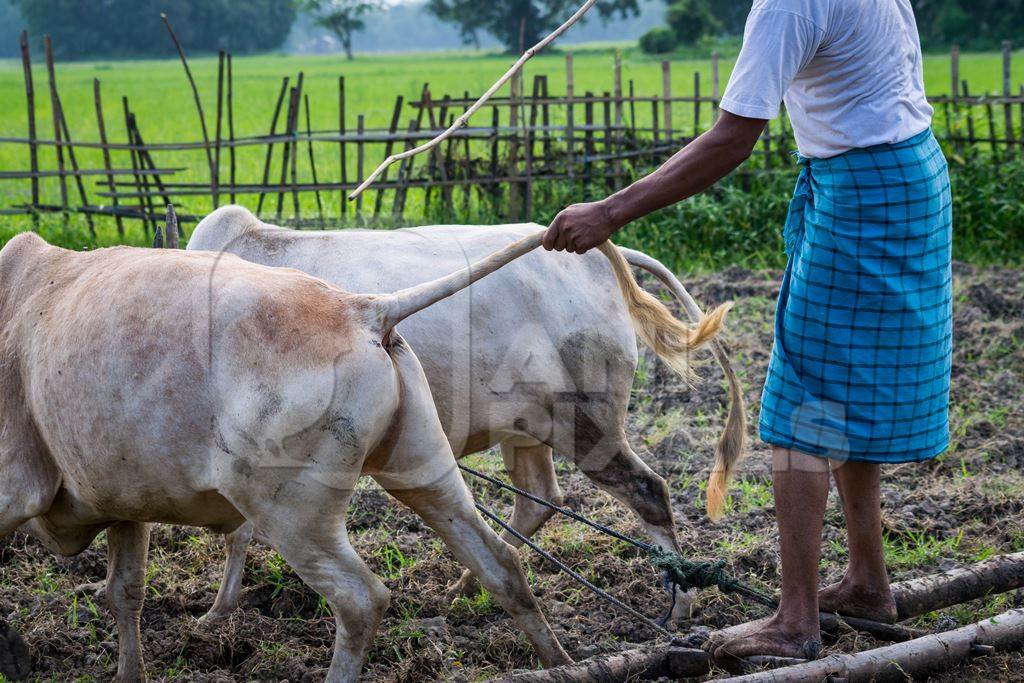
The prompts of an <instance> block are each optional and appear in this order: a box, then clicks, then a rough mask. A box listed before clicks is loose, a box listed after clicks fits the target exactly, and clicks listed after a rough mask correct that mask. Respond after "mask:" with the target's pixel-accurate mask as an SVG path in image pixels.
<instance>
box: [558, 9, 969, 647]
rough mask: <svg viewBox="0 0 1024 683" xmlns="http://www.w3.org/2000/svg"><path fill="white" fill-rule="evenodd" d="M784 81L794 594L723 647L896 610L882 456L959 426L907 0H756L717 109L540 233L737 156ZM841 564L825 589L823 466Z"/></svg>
mask: <svg viewBox="0 0 1024 683" xmlns="http://www.w3.org/2000/svg"><path fill="white" fill-rule="evenodd" d="M783 101H785V103H786V108H787V111H788V112H789V117H790V120H791V121H792V125H793V131H794V133H795V136H796V142H797V146H798V148H799V152H800V164H801V166H802V169H801V172H800V176H799V179H798V181H797V185H796V191H795V193H794V195H793V200H792V203H791V204H790V209H789V216H788V218H787V219H786V225H785V230H784V237H785V248H786V254H787V255H788V258H789V262H788V266H787V268H786V273H785V276H784V277H783V281H782V288H781V292H780V294H779V301H778V308H777V311H776V323H775V344H774V347H773V349H772V356H771V362H770V364H769V367H768V377H767V380H766V382H765V386H764V393H763V396H762V400H761V417H760V433H761V438H762V439H763V440H765V441H766V442H768V443H770V444H772V446H773V472H774V492H775V504H776V515H777V518H778V526H779V538H780V546H781V556H782V597H781V601H780V605H779V608H778V611H777V612H776V613H775V614H774V616H772V617H771V618H770V619H768V620H766V621H762V622H755V623H754V624H752V625H751V627H750V628H749V629H748V630H747V631H746V632H745V633H742V634H740V635H739V636H738V637H736V638H735V639H732V640H728V641H726V642H724V643H717V644H714V645H713V646H714V647H715V654H716V655H719V656H721V655H733V656H740V657H742V656H749V655H755V654H768V655H778V656H789V657H804V658H812V657H815V656H817V654H818V651H819V649H820V632H819V629H818V611H819V609H820V610H823V611H828V612H838V613H840V614H845V615H849V616H855V617H864V618H869V619H874V620H878V621H886V622H892V621H894V620H895V618H896V605H895V603H894V601H893V598H892V594H891V592H890V590H889V578H888V575H887V573H886V568H885V561H884V558H883V554H882V528H881V510H880V495H879V465H882V464H892V463H901V462H915V461H921V460H927V459H929V458H934V457H935V456H937V455H939V454H940V453H941V452H942V451H944V450H945V448H946V446H947V443H948V439H949V430H948V416H947V413H948V401H949V377H950V359H951V334H952V329H951V302H952V293H951V268H950V244H951V226H952V216H951V209H950V189H949V178H948V175H947V171H946V162H945V159H944V158H943V155H942V152H941V151H940V149H939V146H938V144H937V142H936V140H935V138H934V137H933V136H932V133H931V129H930V126H931V115H932V108H931V107H930V106H929V105H928V102H927V100H926V99H925V93H924V80H923V75H922V66H921V47H920V39H919V37H918V32H917V25H916V22H915V20H914V15H913V11H912V10H911V7H910V2H909V0H755V2H754V5H753V8H752V10H751V11H750V15H749V17H748V18H747V24H746V30H745V33H744V40H743V48H742V50H741V52H740V55H739V59H738V61H737V63H736V67H735V70H734V71H733V74H732V77H731V78H730V80H729V85H728V87H727V89H726V92H725V95H724V97H723V98H722V103H721V108H722V112H721V117H720V118H719V120H718V122H717V123H716V124H715V126H714V127H713V128H712V129H711V130H709V131H708V132H707V133H705V134H704V135H702V136H700V137H699V138H697V139H696V140H695V141H693V142H692V143H691V144H690V145H688V146H687V147H686V148H685V149H683V150H681V151H679V152H678V153H676V155H675V156H673V157H672V158H671V159H669V160H668V161H667V162H666V163H665V164H664V165H663V166H662V167H661V168H659V169H658V170H657V171H655V172H654V173H652V174H650V175H649V176H647V177H645V178H642V179H640V180H638V181H637V182H635V183H634V184H632V185H630V186H629V187H627V188H625V189H623V190H621V191H620V192H617V193H616V194H614V195H612V196H610V197H608V198H606V199H603V200H601V201H599V202H593V203H589V204H576V205H573V206H570V207H568V208H567V209H565V210H564V211H562V212H561V213H560V214H558V216H556V217H555V220H554V221H553V222H552V223H551V226H550V228H549V230H548V232H547V235H546V237H545V240H544V246H545V247H546V248H547V249H556V250H563V249H564V250H567V251H570V252H575V253H580V254H582V253H584V252H585V251H587V250H588V249H591V248H593V247H595V246H596V245H598V244H600V243H601V242H603V241H604V240H606V239H608V238H609V237H611V236H612V235H613V234H614V233H615V231H616V230H618V229H620V228H621V227H623V226H624V225H626V224H627V223H629V222H630V221H633V220H635V219H637V218H639V217H641V216H645V215H647V214H649V213H651V212H652V211H655V210H657V209H660V208H662V207H666V206H668V205H670V204H673V203H675V202H678V201H681V200H683V199H686V198H687V197H690V196H692V195H694V194H696V193H698V192H700V191H702V190H704V189H706V188H707V187H709V186H711V185H712V184H713V183H715V182H716V181H718V180H719V179H720V178H722V177H723V176H725V175H726V174H727V173H729V172H730V171H732V170H733V169H735V168H736V167H737V166H738V165H739V164H740V163H741V162H743V161H744V160H745V159H746V158H747V157H748V156H749V155H750V153H751V151H752V150H753V147H754V144H755V142H756V141H757V139H758V136H759V135H760V134H761V132H762V130H763V129H764V126H765V123H766V122H767V121H768V120H769V119H773V118H775V117H776V116H777V115H778V114H779V107H780V103H781V102H783ZM830 472H831V474H832V476H833V477H834V478H835V482H836V486H837V488H838V489H839V495H840V499H841V500H842V505H843V512H844V514H845V517H846V530H847V534H848V548H849V555H850V562H849V567H848V568H847V570H846V574H845V576H844V577H843V579H842V581H840V582H839V583H838V584H835V585H832V586H828V587H827V588H825V589H823V590H821V591H820V592H819V590H818V562H819V556H820V550H821V531H822V519H823V516H824V510H825V503H826V499H827V495H828V487H829V473H830Z"/></svg>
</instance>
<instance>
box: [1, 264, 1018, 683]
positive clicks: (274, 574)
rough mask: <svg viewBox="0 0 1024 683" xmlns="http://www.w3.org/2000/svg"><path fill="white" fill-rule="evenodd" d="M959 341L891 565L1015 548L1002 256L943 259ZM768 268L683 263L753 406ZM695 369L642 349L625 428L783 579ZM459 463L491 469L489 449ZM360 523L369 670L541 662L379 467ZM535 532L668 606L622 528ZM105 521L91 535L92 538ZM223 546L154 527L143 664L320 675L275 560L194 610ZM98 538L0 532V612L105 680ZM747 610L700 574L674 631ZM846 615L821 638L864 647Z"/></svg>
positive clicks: (896, 568) (837, 647)
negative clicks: (721, 512) (374, 627)
mask: <svg viewBox="0 0 1024 683" xmlns="http://www.w3.org/2000/svg"><path fill="white" fill-rule="evenodd" d="M956 275H957V280H956V318H955V330H956V355H955V359H954V371H953V397H952V427H953V431H954V445H953V447H952V448H951V449H950V451H949V453H947V454H946V455H944V456H942V457H940V458H938V459H936V460H934V461H932V462H929V463H924V464H919V465H903V466H899V467H893V468H890V469H888V470H887V471H885V473H884V478H883V500H884V522H885V531H886V548H887V555H888V558H887V559H888V563H889V567H890V571H891V572H892V574H893V577H894V578H895V579H903V578H909V577H912V576H916V575H921V574H926V573H931V572H934V571H938V570H941V569H947V568H950V567H953V566H955V565H957V564H960V563H965V562H971V561H976V560H980V559H984V558H985V557H988V556H990V555H992V554H997V553H1007V552H1014V551H1021V550H1024V521H1022V520H1024V410H1022V408H1021V396H1022V394H1024V320H1022V318H1024V285H1022V282H1021V279H1022V278H1021V273H1020V272H1019V271H1016V270H1008V269H987V270H979V269H975V268H971V267H967V266H958V267H957V268H956ZM779 277H780V275H779V273H777V272H772V273H754V272H751V271H746V270H740V269H732V270H728V271H725V272H723V273H720V274H717V275H715V276H709V277H702V278H695V279H692V280H691V281H690V282H688V285H690V286H691V291H692V293H693V294H694V296H695V297H696V298H697V299H698V300H699V301H701V302H702V304H704V305H711V304H713V303H717V302H721V301H724V300H728V299H733V300H735V301H736V302H737V305H736V308H735V311H734V313H733V314H732V316H731V318H730V323H729V329H728V333H727V337H726V339H727V341H728V342H729V344H730V346H731V348H732V349H733V351H734V361H735V365H736V367H737V368H738V369H739V370H740V373H741V379H742V381H743V383H744V387H745V389H746V394H747V399H748V404H749V414H750V416H751V423H754V419H753V418H754V416H756V414H757V404H758V398H759V391H760V388H761V385H762V383H763V380H764V373H765V367H766V364H767V360H768V354H769V350H770V344H771V336H772V335H771V332H772V320H773V310H774V297H775V295H776V293H777V289H778V284H777V283H778V281H779ZM701 373H702V375H704V376H705V377H706V381H704V382H703V383H702V385H701V386H699V387H698V388H697V389H696V390H694V391H688V390H687V389H685V388H684V387H683V386H681V385H680V384H679V383H678V382H677V381H676V379H675V378H674V377H673V376H670V375H669V374H668V373H667V371H666V369H665V368H664V367H663V366H661V365H660V364H657V363H655V362H654V361H653V360H652V356H650V355H649V354H648V355H646V356H645V359H644V363H643V364H642V366H641V368H640V371H639V372H638V374H637V380H636V384H635V391H634V400H633V406H632V413H631V417H630V424H629V429H630V433H631V437H632V441H633V443H634V445H635V446H636V447H637V448H638V450H639V451H640V452H641V453H642V454H643V455H644V457H645V458H646V460H647V461H648V462H649V463H650V464H651V465H652V466H653V467H654V468H655V469H656V470H657V471H659V472H660V473H661V474H662V475H664V476H666V478H667V479H668V481H669V484H670V487H671V489H672V497H673V503H674V507H675V512H676V515H677V522H678V526H679V532H680V537H681V539H682V541H683V543H684V545H685V547H686V548H687V550H688V552H690V553H692V556H693V557H700V558H718V557H721V558H725V559H727V560H728V562H729V566H730V568H731V571H733V572H734V573H736V574H739V575H741V576H743V577H744V578H745V579H747V580H748V581H752V582H754V583H757V584H760V585H762V586H764V587H768V588H771V589H773V590H777V588H778V564H777V563H778V555H777V548H776V535H775V530H774V517H773V507H772V497H771V489H770V479H769V477H768V457H767V456H768V451H767V449H766V448H765V446H764V445H763V444H761V443H760V442H759V441H757V440H756V439H752V448H751V452H750V456H749V458H748V459H747V461H746V462H745V463H744V466H743V468H742V472H741V475H740V477H739V479H738V481H737V482H736V483H735V484H734V486H733V489H732V501H731V504H730V511H729V514H728V515H727V516H726V517H725V519H723V520H722V521H721V522H718V523H710V522H709V521H708V520H707V519H706V518H705V516H704V514H703V490H704V482H705V480H706V477H707V470H708V465H709V459H710V456H711V450H712V447H713V444H714V441H715V437H716V435H717V433H718V431H719V428H720V424H721V420H722V418H723V416H724V402H725V399H726V396H725V392H724V389H723V387H722V382H721V373H720V371H718V370H717V368H715V367H714V366H713V365H711V364H708V363H705V364H704V365H703V367H702V369H701ZM469 463H470V464H473V465H474V466H477V467H481V468H482V469H485V470H487V471H489V472H494V473H501V472H502V468H501V464H500V458H499V457H497V456H496V455H495V454H493V453H490V454H482V455H478V456H474V457H473V458H471V459H469ZM559 471H560V473H561V475H560V478H561V481H562V484H563V487H564V488H565V490H566V500H567V504H568V505H569V506H571V507H572V508H574V509H576V510H579V511H581V512H583V513H584V514H586V515H589V516H592V517H593V518H595V519H597V520H599V521H602V522H605V523H607V524H611V525H613V526H615V527H616V528H617V529H619V530H621V531H623V532H626V533H629V534H632V535H636V536H640V535H641V532H640V530H639V527H638V526H637V524H635V523H634V521H633V519H632V517H630V516H628V515H627V514H626V513H625V512H624V510H623V509H622V508H621V507H620V506H618V505H617V504H616V503H614V502H613V501H612V500H611V499H610V498H609V497H608V496H606V495H604V494H603V493H600V492H599V491H597V490H596V489H595V488H594V487H593V486H591V485H590V484H589V483H588V482H587V481H586V480H585V479H584V478H583V476H582V475H581V474H579V473H578V472H577V471H576V470H575V468H573V467H572V466H570V465H567V464H565V463H559ZM472 484H473V487H474V490H475V491H476V492H477V493H478V496H479V498H480V499H482V500H484V501H486V502H487V504H488V505H490V506H492V507H495V508H496V509H497V510H498V511H499V512H500V513H502V514H503V515H505V516H507V515H508V514H509V512H510V509H511V498H510V497H508V496H507V495H505V494H495V493H493V492H492V491H490V490H486V489H485V488H484V487H482V486H480V485H479V484H477V483H476V482H473V483H472ZM836 503H837V501H836V500H835V498H834V493H833V499H832V500H831V502H830V507H829V512H828V513H827V516H826V528H825V543H824V557H823V561H822V570H821V575H822V579H823V580H825V581H833V580H836V579H838V578H839V577H840V576H841V574H842V570H843V563H844V560H845V557H844V555H845V547H844V532H843V530H842V517H841V515H840V513H839V510H838V506H837V504H836ZM350 530H351V533H352V538H353V542H354V543H355V545H356V547H357V548H358V549H359V550H360V552H361V553H362V554H363V556H364V557H365V558H367V560H368V562H369V564H370V565H371V567H372V568H373V569H374V570H375V571H376V572H377V573H378V574H379V575H380V576H381V577H382V578H383V579H384V580H385V581H386V583H387V585H388V587H389V588H390V589H391V591H392V596H393V597H392V605H391V609H390V610H389V612H388V614H387V617H386V619H385V621H384V623H383V625H382V628H381V631H380V634H379V636H378V638H377V640H376V644H375V647H374V649H373V651H372V654H371V655H370V661H369V664H368V666H367V668H366V670H365V677H366V678H367V680H373V681H395V680H398V681H427V680H437V679H453V680H478V679H482V678H487V677H489V676H491V675H495V674H498V673H500V672H504V671H509V670H512V669H517V668H529V667H533V666H535V660H534V658H533V655H532V653H531V651H530V648H529V646H528V645H527V643H526V641H525V639H524V638H523V637H522V636H520V635H519V633H518V631H517V630H516V629H515V628H514V627H513V625H512V622H511V621H510V619H508V618H507V617H506V615H505V614H504V613H503V612H502V611H501V610H500V608H497V607H496V606H494V605H493V603H492V601H491V599H490V597H489V596H488V595H486V594H484V593H481V594H479V595H478V596H477V597H475V598H474V599H460V600H459V601H457V602H456V603H455V604H454V605H451V606H449V604H448V603H447V602H446V600H445V599H444V594H445V591H444V588H445V586H446V585H447V584H448V583H450V582H452V581H453V580H454V579H456V578H457V577H458V575H459V573H460V568H459V567H458V566H457V565H456V563H455V562H454V560H453V559H452V558H451V556H450V555H449V554H448V553H447V552H446V551H444V550H443V549H442V548H441V546H440V543H439V541H438V540H436V538H435V537H434V536H433V535H432V534H431V533H430V532H429V531H428V530H426V529H425V528H424V527H423V525H422V524H421V523H420V522H419V520H418V518H416V517H415V516H413V515H412V514H411V513H409V512H408V511H407V510H405V509H404V508H402V507H400V506H399V505H398V504H397V503H394V502H393V501H391V500H390V499H389V498H387V497H386V496H385V495H384V494H383V493H381V492H380V491H379V489H376V488H375V487H373V486H372V485H366V486H365V488H364V489H363V490H362V491H361V492H360V493H359V494H358V495H357V497H356V499H355V501H354V503H353V505H352V510H351V516H350ZM538 539H539V540H540V542H541V543H542V544H543V545H544V546H545V547H546V548H549V549H551V550H552V551H554V552H555V554H556V555H557V556H558V557H559V558H561V559H562V560H563V561H566V562H568V563H569V564H571V565H572V566H574V567H576V568H577V569H579V570H580V571H581V572H582V573H583V574H584V575H586V576H587V577H588V578H590V579H591V580H593V581H594V582H595V583H597V584H598V585H600V586H602V587H604V588H606V589H608V590H609V591H611V592H612V593H614V594H615V595H617V596H619V597H620V598H622V599H624V600H626V601H627V602H629V603H630V604H632V605H634V606H635V607H637V608H638V609H640V610H642V611H643V612H645V613H647V614H649V615H651V616H654V617H658V616H660V615H661V613H662V612H663V611H664V610H665V609H666V607H667V604H668V603H667V599H666V597H665V595H664V594H663V593H662V591H661V588H660V586H659V583H658V580H657V577H656V576H655V574H654V572H653V570H651V569H650V567H649V565H648V563H647V561H646V559H645V558H643V557H641V556H639V555H638V553H637V552H636V551H635V550H633V549H632V548H630V547H628V546H626V545H625V544H623V543H621V542H618V541H612V540H609V539H607V538H604V537H601V536H598V535H597V534H596V533H592V532H590V531H588V530H585V528H584V527H582V526H581V525H579V524H576V523H570V522H563V521H561V520H558V519H555V520H552V521H551V522H550V523H549V524H548V525H547V526H546V527H545V528H544V529H543V530H542V532H541V533H540V534H539V535H538ZM101 540H102V539H101ZM221 560H222V553H221V541H220V539H219V538H218V537H215V536H211V535H208V534H206V533H205V532H202V531H198V530H195V529H188V528H172V527H160V528H159V529H157V530H156V531H155V533H154V539H153V544H152V550H151V566H150V570H149V584H148V586H149V590H148V593H147V600H146V608H145V610H144V612H143V617H142V630H143V638H144V646H145V651H146V657H147V661H148V666H149V673H150V676H151V677H152V678H154V679H157V680H197V681H236V680H253V679H257V680H275V681H277V680H285V679H287V680H289V681H292V682H293V683H294V682H295V681H304V680H318V679H319V678H321V677H322V675H323V673H324V672H325V667H326V666H327V664H328V663H329V659H330V649H329V646H330V642H331V638H332V636H333V622H332V621H331V619H330V618H329V615H328V613H327V611H326V608H325V607H324V606H323V605H322V604H321V602H320V600H319V598H318V596H317V595H316V594H315V593H313V592H312V591H310V590H309V589H307V588H305V587H304V586H303V585H302V583H301V582H300V581H299V580H298V579H297V577H296V576H295V574H294V573H293V572H292V571H291V570H290V568H289V567H287V565H285V564H284V562H283V561H282V560H281V558H280V557H279V556H278V555H277V554H276V553H274V552H273V551H270V550H268V549H266V548H263V547H254V549H253V552H252V553H251V555H250V557H249V562H248V565H247V568H246V591H245V594H244V596H243V609H242V610H239V611H238V612H236V614H235V615H234V616H233V617H232V618H231V620H230V621H229V622H227V623H223V624H220V625H217V626H211V627H204V626H200V625H198V624H197V622H196V617H198V616H200V615H202V614H203V613H204V612H205V610H206V609H207V608H208V607H209V606H210V604H212V601H213V596H214V593H215V584H216V582H217V581H218V580H219V578H220V563H221ZM527 562H528V566H529V572H530V578H531V582H532V584H533V586H534V588H535V591H536V593H537V595H538V596H539V598H540V600H541V602H542V604H543V605H544V608H545V610H546V612H547V614H548V615H549V618H550V620H551V621H552V623H553V625H554V626H555V628H556V630H557V631H558V632H559V636H560V638H561V640H562V642H563V644H564V645H565V647H566V649H567V650H568V651H569V653H570V654H571V655H572V656H573V657H574V658H577V659H582V658H585V657H588V656H591V655H594V654H597V653H600V652H606V651H612V650H616V649H622V648H627V647H631V646H633V645H634V644H636V643H640V642H643V641H646V640H650V639H653V638H655V634H654V633H653V632H652V631H651V630H649V629H647V628H645V627H643V626H640V625H637V624H636V623H635V622H634V620H633V619H632V618H630V617H627V616H623V615H622V614H620V613H619V612H617V611H615V609H614V608H613V607H611V606H609V605H607V604H605V603H603V602H601V601H600V600H599V599H597V598H596V597H595V596H593V595H592V594H590V593H589V592H587V591H586V590H585V589H582V588H580V587H579V586H577V585H576V584H575V583H573V582H572V581H571V580H570V579H568V578H567V577H564V576H562V575H560V574H558V573H557V571H556V570H555V569H554V568H553V567H551V566H550V565H547V564H546V563H545V562H544V561H543V560H541V559H540V558H536V557H534V556H529V557H527ZM105 567H106V561H105V552H104V544H103V543H102V542H99V541H98V542H97V543H96V544H94V547H93V548H92V549H90V550H89V551H87V552H85V553H83V554H82V555H80V556H78V557H75V558H70V559H60V558H54V557H53V556H51V555H50V554H48V553H47V552H45V551H44V550H43V549H42V548H41V546H39V545H38V544H37V543H35V542H34V541H32V540H30V539H28V538H26V537H24V536H20V535H17V536H15V537H13V538H10V539H7V541H0V568H2V574H0V616H6V617H7V619H8V621H9V622H10V623H11V624H12V625H13V626H15V627H16V628H18V629H19V630H20V631H21V632H22V633H23V634H24V635H25V637H26V639H27V640H28V642H29V644H30V646H31V648H32V650H33V659H34V665H35V670H36V674H37V675H38V676H39V677H40V678H41V679H43V680H55V681H65V680H106V679H108V678H109V677H110V676H111V674H112V673H113V671H114V668H115V665H116V660H117V650H116V643H115V634H116V630H115V628H114V624H113V621H112V620H111V618H110V616H109V614H108V612H107V610H106V607H105V606H104V604H103V602H102V601H100V600H97V599H96V597H95V596H94V595H93V594H91V593H89V592H77V593H76V591H75V587H76V586H79V585H80V584H85V583H88V582H94V581H97V580H99V579H101V578H103V576H104V573H105ZM1022 604H1024V593H1022V592H1018V593H1017V594H1009V595H1003V596H997V597H994V598H991V599H987V600H983V601H978V602H975V603H972V604H970V605H967V606H961V607H957V608H954V609H950V610H947V611H944V612H942V613H938V614H929V615H926V616H925V617H923V618H921V619H919V620H917V622H916V623H914V625H915V626H918V627H923V628H936V629H946V628H951V627H953V626H955V625H956V624H962V623H968V622H972V621H976V620H978V619H979V618H983V617H985V616H989V615H992V614H994V613H997V612H1001V611H1004V610H1006V609H1009V608H1011V607H1013V606H1018V607H1019V606H1021V605H1022ZM763 614H764V611H763V609H762V608H760V607H757V606H752V605H746V604H744V603H743V602H741V601H740V600H738V599H736V598H733V597H730V596H724V595H721V594H719V593H718V592H717V591H706V592H705V593H704V594H703V595H702V596H701V600H700V609H699V611H698V613H697V615H696V616H695V618H693V619H692V620H690V621H688V622H685V623H679V624H676V625H675V627H676V628H678V629H679V630H680V631H683V632H686V631H690V630H693V629H704V628H716V627H720V626H725V625H728V624H732V623H736V622H739V621H743V620H747V619H750V618H755V617H758V616H762V615H763ZM871 645H872V642H871V640H870V639H869V638H866V637H862V636H856V635H849V636H846V637H843V638H841V639H839V640H838V641H836V640H831V641H829V642H827V643H826V646H827V650H826V652H830V651H832V652H834V651H851V650H854V649H858V648H866V647H870V646H871ZM1022 672H1024V655H1021V654H1019V653H1018V654H1014V655H1002V656H996V657H991V658H986V659H981V660H976V661H975V662H973V663H971V664H968V665H965V666H963V667H961V668H959V669H957V670H954V671H949V672H947V673H945V674H943V676H942V677H941V678H939V679H936V680H948V681H953V680H962V679H969V680H979V679H987V680H993V679H995V680H1018V681H1019V680H1024V673H1022Z"/></svg>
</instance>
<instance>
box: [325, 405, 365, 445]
mask: <svg viewBox="0 0 1024 683" xmlns="http://www.w3.org/2000/svg"><path fill="white" fill-rule="evenodd" d="M320 431H323V432H330V434H331V436H332V437H333V438H334V440H335V441H337V442H338V444H339V445H340V446H342V447H343V448H345V449H346V450H349V449H352V450H354V449H356V447H357V446H358V445H359V439H358V437H357V436H356V430H355V426H354V425H353V423H352V418H350V417H348V416H347V415H342V414H341V413H336V412H328V413H327V414H326V415H324V419H323V422H322V424H321V425H320Z"/></svg>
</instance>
